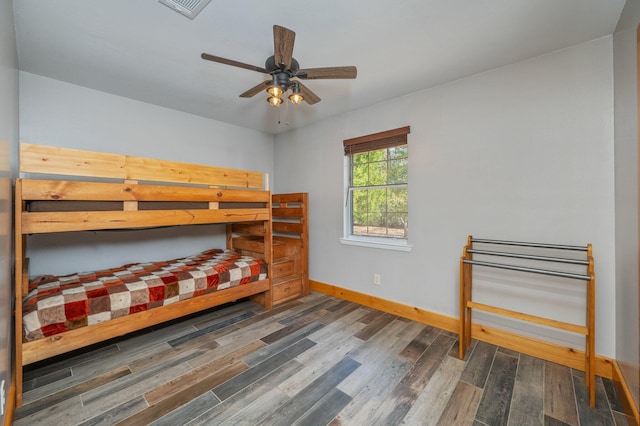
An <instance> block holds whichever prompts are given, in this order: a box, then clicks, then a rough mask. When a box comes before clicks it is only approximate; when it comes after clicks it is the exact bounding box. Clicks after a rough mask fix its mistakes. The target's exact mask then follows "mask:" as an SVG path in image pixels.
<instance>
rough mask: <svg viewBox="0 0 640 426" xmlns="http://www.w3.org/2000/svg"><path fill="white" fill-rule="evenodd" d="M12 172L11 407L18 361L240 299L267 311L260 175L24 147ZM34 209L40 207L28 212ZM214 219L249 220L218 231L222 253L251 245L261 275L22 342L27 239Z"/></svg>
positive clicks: (267, 228) (267, 246)
mask: <svg viewBox="0 0 640 426" xmlns="http://www.w3.org/2000/svg"><path fill="white" fill-rule="evenodd" d="M20 173H21V176H22V178H20V179H17V180H16V191H15V197H16V203H15V209H16V212H15V218H16V219H15V223H16V225H15V232H16V234H15V235H16V244H15V246H16V289H15V295H16V304H15V333H16V345H15V346H16V347H15V349H16V383H17V398H16V402H17V406H20V405H21V404H22V367H23V366H25V365H28V364H31V363H34V362H37V361H41V360H44V359H47V358H50V357H53V356H56V355H60V354H63V353H66V352H69V351H72V350H75V349H78V348H82V347H86V346H89V345H91V344H94V343H98V342H101V341H104V340H108V339H111V338H113V337H117V336H121V335H124V334H127V333H129V332H132V331H136V330H140V329H143V328H146V327H149V326H151V325H155V324H159V323H161V322H165V321H168V320H171V319H174V318H178V317H181V316H184V315H188V314H191V313H195V312H198V311H201V310H204V309H207V308H210V307H214V306H217V305H221V304H223V303H227V302H231V301H235V300H238V299H242V298H245V297H252V298H253V299H254V300H256V301H257V302H259V303H261V304H262V305H263V306H265V307H266V308H267V309H271V307H272V305H273V295H272V284H271V279H272V278H271V277H272V270H273V265H272V263H273V262H272V254H273V252H272V220H271V219H272V209H271V193H270V192H269V190H268V189H267V188H266V186H267V184H266V182H267V177H266V176H263V174H262V173H260V172H249V171H242V170H233V169H224V168H217V167H210V166H201V165H193V164H187V163H178V162H172V161H161V160H154V159H149V158H139V157H132V156H124V155H114V154H105V153H98V152H90V151H83V150H76V149H67V148H59V147H47V146H40V145H32V144H21V146H20ZM52 176H53V177H52ZM38 203H40V204H43V203H44V206H40V207H38V208H34V207H35V206H36V205H38ZM73 203H77V204H76V205H73ZM185 203H186V204H185ZM70 204H71V206H70ZM154 204H155V205H154ZM114 205H115V206H116V207H113V206H114ZM105 209H106V210H105ZM214 223H227V224H229V223H250V224H251V225H250V226H247V227H244V228H243V227H240V226H237V227H235V229H234V228H233V227H231V226H227V232H228V237H227V242H228V247H227V248H232V247H233V241H241V240H245V241H246V240H248V239H249V238H250V239H251V240H252V241H253V242H254V243H255V245H254V246H253V250H252V253H251V254H252V255H253V256H254V257H256V258H258V259H261V260H259V261H258V262H262V263H263V264H266V265H264V268H266V274H261V275H258V278H256V279H255V280H254V281H251V282H246V283H245V282H240V281H238V283H239V284H237V285H235V286H230V287H228V288H224V289H221V290H217V291H212V292H207V293H205V294H202V295H197V296H195V297H192V298H187V299H184V300H183V299H182V298H180V300H179V301H175V303H170V304H166V305H163V306H158V307H154V308H153V309H149V310H141V311H138V312H135V313H131V314H129V315H127V316H121V317H117V318H112V319H108V320H106V321H104V322H97V323H89V324H90V325H86V326H83V327H80V328H74V329H70V330H68V331H63V332H61V333H59V334H52V335H46V334H45V337H42V338H38V339H37V340H29V341H25V339H24V336H25V331H24V324H23V301H24V300H25V297H26V296H27V294H28V293H29V291H30V290H33V284H32V285H31V287H30V282H29V261H28V259H27V258H26V257H25V253H26V242H27V238H26V237H27V236H28V235H30V234H39V233H58V232H75V231H94V230H109V229H136V228H150V227H164V226H178V225H194V224H214ZM243 233H246V234H247V235H244V236H243V235H242V234H243ZM238 245H240V244H238ZM261 267H262V266H261ZM77 270H82V265H78V268H77ZM221 287H222V286H221ZM214 290H215V289H214ZM194 294H195V293H194Z"/></svg>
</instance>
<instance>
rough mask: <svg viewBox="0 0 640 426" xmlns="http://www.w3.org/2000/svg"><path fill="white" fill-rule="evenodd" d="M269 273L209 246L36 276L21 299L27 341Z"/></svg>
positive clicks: (254, 261)
mask: <svg viewBox="0 0 640 426" xmlns="http://www.w3.org/2000/svg"><path fill="white" fill-rule="evenodd" d="M266 277H267V265H266V263H265V262H264V261H263V260H262V259H256V258H253V257H249V256H244V255H240V254H238V253H236V252H234V251H232V250H221V249H211V250H207V251H204V252H202V253H198V254H196V255H193V256H189V257H185V258H181V259H173V260H168V261H164V262H151V263H135V264H128V265H124V266H121V267H119V268H113V269H106V270H102V271H97V272H84V273H76V274H71V275H66V276H51V275H46V276H40V277H36V278H34V279H33V280H31V281H30V283H29V294H28V295H27V297H26V298H25V299H24V304H23V317H24V321H23V324H24V332H23V333H24V334H23V339H24V341H25V342H28V341H31V340H37V339H40V338H42V337H46V336H52V335H55V334H58V333H62V332H65V331H68V330H73V329H76V328H80V327H84V326H87V325H91V324H97V323H100V322H104V321H108V320H110V319H112V318H118V317H122V316H125V315H129V314H133V313H136V312H140V311H146V310H149V309H152V308H155V307H158V306H164V305H169V304H171V303H175V302H178V301H180V300H184V299H189V298H192V297H196V296H200V295H203V294H207V293H212V292H214V291H217V290H222V289H225V288H229V287H236V286H239V285H244V284H247V283H250V282H252V281H257V280H262V279H265V278H266Z"/></svg>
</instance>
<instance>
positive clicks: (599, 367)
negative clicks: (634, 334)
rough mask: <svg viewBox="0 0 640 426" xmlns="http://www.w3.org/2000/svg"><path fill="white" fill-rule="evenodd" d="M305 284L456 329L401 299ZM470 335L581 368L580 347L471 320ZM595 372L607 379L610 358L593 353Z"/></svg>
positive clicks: (456, 324) (445, 319)
mask: <svg viewBox="0 0 640 426" xmlns="http://www.w3.org/2000/svg"><path fill="white" fill-rule="evenodd" d="M309 288H310V289H311V290H314V291H317V292H319V293H324V294H328V295H331V296H335V297H337V298H339V299H344V300H348V301H350V302H354V303H358V304H360V305H363V306H368V307H371V308H375V309H379V310H381V311H384V312H388V313H391V314H394V315H397V316H399V317H403V318H407V319H410V320H414V321H418V322H421V323H423V324H427V325H431V326H433V327H437V328H441V329H443V330H447V331H451V332H453V333H456V334H457V333H458V331H459V323H460V320H459V319H458V318H454V317H450V316H448V315H443V314H438V313H435V312H431V311H427V310H425V309H420V308H417V307H414V306H410V305H405V304H403V303H398V302H394V301H391V300H387V299H382V298H380V297H377V296H371V295H369V294H365V293H359V292H357V291H353V290H349V289H345V288H341V287H337V286H334V285H331V284H326V283H323V282H320V281H315V280H309ZM471 337H472V338H474V339H477V340H480V341H483V342H487V343H491V344H493V345H496V346H501V347H503V348H507V349H511V350H514V351H518V352H521V353H524V354H527V355H531V356H534V357H536V358H541V359H544V360H547V361H550V362H555V363H557V364H560V365H564V366H567V367H570V368H574V369H576V370H581V371H584V359H585V358H584V357H585V355H584V351H580V350H577V349H573V348H569V347H566V346H561V345H557V344H554V343H549V342H545V341H542V340H538V339H533V338H531V337H525V336H521V335H519V334H515V333H511V332H508V331H503V330H500V329H497V328H492V327H487V326H484V325H481V324H473V326H472V330H471ZM595 361H596V375H598V376H601V377H605V378H607V379H611V378H612V377H613V362H612V360H611V359H609V358H607V357H604V356H599V355H596V360H595Z"/></svg>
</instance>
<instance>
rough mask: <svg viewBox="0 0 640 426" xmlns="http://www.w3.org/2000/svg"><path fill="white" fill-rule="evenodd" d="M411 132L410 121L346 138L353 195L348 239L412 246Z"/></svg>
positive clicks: (349, 196) (348, 203) (349, 204)
mask: <svg viewBox="0 0 640 426" xmlns="http://www.w3.org/2000/svg"><path fill="white" fill-rule="evenodd" d="M409 131H410V128H409V127H408V126H407V127H402V128H399V129H394V130H389V131H386V132H380V133H376V134H372V135H367V136H362V137H358V138H354V139H347V140H345V141H344V154H345V172H346V179H345V180H346V194H347V199H346V208H345V235H344V238H343V239H342V242H343V243H346V244H353V243H356V244H358V245H367V246H375V247H380V246H384V248H398V247H408V245H407V239H408V232H409V198H408V191H407V185H408V177H409V175H408V162H409V151H408V146H407V134H409ZM399 249H403V248H399Z"/></svg>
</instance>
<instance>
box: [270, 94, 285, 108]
mask: <svg viewBox="0 0 640 426" xmlns="http://www.w3.org/2000/svg"><path fill="white" fill-rule="evenodd" d="M267 102H269V103H270V104H271V106H274V107H277V106H280V104H281V103H282V98H281V97H279V96H270V97H269V99H267Z"/></svg>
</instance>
